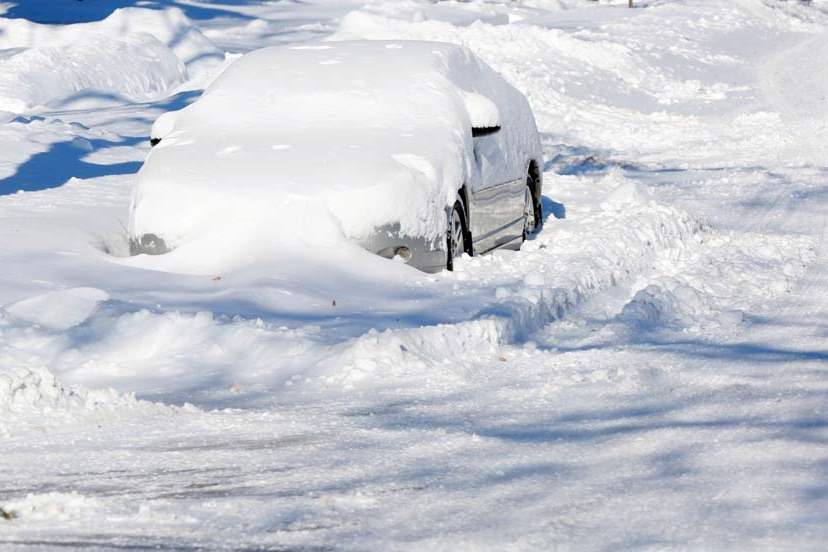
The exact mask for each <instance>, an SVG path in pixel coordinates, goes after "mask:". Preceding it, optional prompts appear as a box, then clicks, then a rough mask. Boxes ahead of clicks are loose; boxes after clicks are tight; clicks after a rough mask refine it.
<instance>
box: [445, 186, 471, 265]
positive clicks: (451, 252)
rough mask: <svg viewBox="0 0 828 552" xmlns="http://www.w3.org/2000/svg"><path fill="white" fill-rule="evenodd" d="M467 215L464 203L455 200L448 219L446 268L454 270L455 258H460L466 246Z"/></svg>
mask: <svg viewBox="0 0 828 552" xmlns="http://www.w3.org/2000/svg"><path fill="white" fill-rule="evenodd" d="M466 233H467V231H466V215H465V210H464V209H463V203H462V202H461V201H460V200H459V199H458V200H457V201H456V202H454V208H453V209H452V210H451V213H450V214H449V219H448V236H447V238H446V241H447V243H446V251H447V255H446V268H447V269H449V270H454V260H455V259H459V258H460V257H461V256H462V255H463V253H465V252H466V251H467V248H466Z"/></svg>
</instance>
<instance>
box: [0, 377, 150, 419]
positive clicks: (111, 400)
mask: <svg viewBox="0 0 828 552" xmlns="http://www.w3.org/2000/svg"><path fill="white" fill-rule="evenodd" d="M135 403H137V401H136V400H135V397H134V396H133V395H119V394H118V393H117V392H116V391H114V390H112V389H106V390H92V391H87V390H83V389H73V388H71V387H65V386H63V385H61V383H60V382H58V381H57V380H56V379H55V377H54V376H53V375H52V374H51V373H50V372H49V371H48V370H46V369H43V368H41V369H36V368H13V367H3V368H0V411H2V412H3V413H5V414H8V413H14V412H17V413H24V414H25V413H29V412H33V411H36V412H39V413H45V412H49V411H65V410H73V409H81V410H84V409H85V410H92V409H96V408H100V407H107V408H109V407H113V406H116V407H117V406H124V405H130V404H135Z"/></svg>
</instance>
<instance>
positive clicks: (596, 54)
mask: <svg viewBox="0 0 828 552" xmlns="http://www.w3.org/2000/svg"><path fill="white" fill-rule="evenodd" d="M637 3H638V4H639V5H640V6H641V7H640V8H639V9H634V10H629V9H627V8H625V7H623V4H625V2H615V1H610V2H607V1H602V2H598V3H593V2H585V1H584V2H581V1H580V0H531V1H530V0H526V1H523V2H513V3H505V2H504V3H499V2H483V1H477V2H436V3H432V2H425V1H422V2H420V1H415V0H410V1H406V2H383V1H379V0H376V1H372V2H368V3H365V5H362V3H359V4H358V3H353V4H350V3H347V2H326V1H322V0H320V1H315V2H304V3H294V2H276V3H270V2H261V3H259V2H253V1H250V2H246V1H239V2H232V3H231V2H228V3H227V4H214V3H210V4H206V3H193V2H175V3H174V4H176V5H177V7H176V8H172V7H170V6H168V5H167V4H168V3H166V2H161V1H159V2H150V3H149V4H151V5H148V6H146V7H144V8H141V7H134V6H132V4H133V3H132V2H126V1H124V2H114V3H113V6H114V4H118V5H124V6H130V7H129V9H127V10H123V11H113V9H114V8H112V9H110V8H104V7H99V8H95V7H93V5H92V4H91V3H90V2H85V3H84V4H89V5H88V6H86V5H85V6H84V7H83V8H82V9H80V10H79V11H78V12H77V14H76V15H77V17H78V20H79V21H82V23H78V24H77V25H74V24H69V25H66V24H58V23H57V22H56V21H63V20H62V19H61V18H65V17H66V16H65V14H60V17H58V16H57V15H55V16H54V17H53V18H50V17H49V14H47V13H44V12H43V10H42V9H41V8H37V7H33V6H34V4H36V3H27V2H6V3H4V4H3V6H5V7H6V9H7V15H8V17H7V18H6V19H2V20H0V26H1V27H2V30H3V33H2V34H0V44H2V48H4V50H2V52H0V64H2V65H3V68H4V71H3V72H2V76H0V90H4V91H6V90H7V88H3V87H5V86H6V84H5V83H26V82H35V80H32V79H36V78H40V77H37V75H38V74H39V73H38V72H39V71H44V70H47V69H49V63H54V64H57V65H61V64H64V62H66V61H70V60H72V61H74V62H75V65H73V66H72V67H71V71H68V70H67V71H61V72H54V71H48V73H47V76H48V79H46V80H45V81H42V82H45V83H47V84H48V85H43V86H34V87H32V88H30V89H27V88H25V87H24V86H18V85H17V84H9V85H8V86H9V88H8V90H9V91H11V92H10V93H11V94H12V96H11V97H12V98H13V100H14V101H9V102H7V103H6V104H4V107H2V109H5V110H12V111H15V113H2V114H0V121H2V123H3V124H2V127H0V140H2V143H3V146H4V147H3V153H2V154H0V194H2V195H0V243H2V247H0V267H2V271H0V305H2V309H0V439H2V443H3V454H2V456H0V509H2V512H3V513H4V514H3V516H4V517H3V518H0V527H2V531H0V542H2V543H3V546H4V547H6V548H10V549H18V548H19V549H31V548H32V547H35V548H38V547H40V548H51V547H57V546H80V545H93V546H98V547H100V548H114V547H161V548H176V547H177V548H198V547H202V548H208V549H215V548H247V549H275V550H328V549H343V550H365V549H389V550H422V549H424V548H429V549H435V550H510V549H511V550H549V549H556V548H557V549H578V550H581V549H595V550H600V549H613V550H614V549H645V550H650V549H665V548H667V549H692V550H701V549H705V550H709V549H727V550H756V549H769V550H770V549H773V550H776V549H780V548H790V549H796V550H808V549H812V550H819V549H821V548H822V547H823V543H824V542H825V540H826V538H828V519H826V515H825V513H824V512H826V511H828V499H827V498H826V497H828V488H827V487H826V484H825V475H826V465H828V456H826V452H825V450H826V449H825V444H826V439H828V433H826V427H828V417H826V413H825V404H826V398H827V395H828V385H826V382H827V381H828V380H826V376H825V374H826V369H828V365H826V361H828V348H826V345H825V340H826V320H825V312H826V307H828V296H826V289H828V264H826V254H828V251H827V250H826V247H828V246H827V245H826V244H828V242H827V241H826V238H827V237H828V236H827V235H826V223H825V221H826V220H827V219H826V215H828V202H826V198H827V197H828V196H826V178H828V164H826V160H828V140H826V138H828V102H826V97H828V68H826V66H825V64H824V63H821V62H820V61H821V60H825V59H828V3H827V2H825V1H823V0H813V1H812V2H811V3H809V4H807V5H806V4H804V3H799V2H791V1H789V2H778V1H775V0H765V1H762V0H734V1H732V2H727V3H723V2H712V1H700V0H687V1H666V0H648V1H641V2H637ZM99 6H100V5H99ZM158 7H163V8H164V9H163V10H156V9H149V8H158ZM96 10H97V11H96ZM21 17H22V19H21ZM27 17H29V18H32V19H33V20H36V21H38V22H35V23H33V22H30V21H28V20H27V19H26V18H27ZM63 22H64V23H65V21H63ZM171 29H174V31H172V30H171ZM93 31H94V32H93ZM142 33H149V34H142ZM176 37H181V38H176ZM351 38H372V39H388V40H401V39H418V40H423V39H425V40H441V41H449V42H455V43H462V44H464V45H466V46H467V47H469V48H470V49H471V50H472V51H474V52H476V53H477V54H478V55H479V56H481V58H482V59H484V60H486V62H487V63H489V64H490V65H491V66H492V67H494V68H495V69H496V70H497V71H499V72H500V73H501V74H503V75H504V76H505V77H506V78H507V79H508V80H509V81H510V82H511V83H512V84H513V85H514V86H515V87H517V88H518V89H519V90H521V91H522V92H523V93H524V94H525V95H526V96H527V98H528V99H529V102H530V104H531V105H532V108H533V110H534V112H535V116H536V118H537V120H538V126H539V130H540V131H541V132H542V138H543V146H544V153H545V157H546V166H545V167H544V169H545V174H544V181H545V195H546V197H545V198H544V208H545V211H546V213H547V214H548V219H547V221H546V225H545V226H544V230H543V231H542V232H541V233H540V234H539V235H538V236H537V237H536V238H535V239H534V240H531V241H529V242H527V243H526V244H525V246H524V250H523V251H521V252H518V253H515V252H506V251H504V252H499V253H496V254H494V255H491V256H486V257H480V258H466V259H463V260H462V261H461V262H460V263H458V264H459V266H458V270H457V271H456V272H454V273H442V274H438V275H424V274H420V273H417V272H416V271H413V270H411V269H409V268H407V267H405V266H404V265H401V264H396V263H391V262H388V261H385V260H383V259H378V258H375V257H372V256H370V255H368V254H364V253H362V252H360V251H359V250H357V249H356V248H353V249H350V248H348V249H343V248H341V247H330V248H325V247H324V246H322V247H319V248H318V250H317V251H316V252H315V254H314V255H312V256H304V257H303V256H298V257H296V258H295V261H294V262H285V261H284V259H283V258H277V257H274V256H272V255H268V253H267V248H262V249H260V250H256V251H244V250H235V251H232V252H229V254H228V257H227V259H228V264H227V265H225V266H227V267H228V268H227V269H226V270H222V267H221V266H213V267H211V270H212V272H209V273H208V274H207V275H201V276H194V275H186V274H180V273H175V272H157V271H153V270H148V269H146V268H142V267H141V266H140V265H141V262H140V260H136V259H135V258H130V257H128V256H127V253H128V247H127V243H126V228H125V224H126V222H127V219H128V208H129V202H130V196H131V193H132V188H133V186H134V184H135V173H136V172H137V170H138V168H139V167H140V163H141V161H142V160H143V158H144V157H145V155H146V154H147V152H148V151H149V144H148V142H147V137H148V135H149V132H150V126H151V124H152V122H153V121H154V120H155V119H156V118H157V117H158V116H159V115H160V114H161V113H163V112H165V111H169V110H174V109H180V108H182V107H184V106H186V105H188V104H189V103H190V102H192V101H193V100H194V99H195V98H196V97H197V95H198V94H199V90H200V89H201V88H202V87H203V86H204V85H205V84H206V83H208V82H210V81H211V80H212V78H214V77H215V76H216V74H217V73H218V72H219V71H220V70H221V68H222V67H225V66H226V60H232V59H234V57H235V55H236V54H240V53H244V52H246V51H249V50H252V49H254V48H258V47H262V46H268V45H274V44H284V43H288V44H296V43H302V44H307V43H312V44H316V43H317V42H319V41H321V40H331V39H351ZM120 42H123V45H121V46H118V45H117V44H115V43H120ZM102 43H106V44H107V45H112V47H111V48H110V47H107V48H98V49H97V50H96V51H97V52H98V53H100V56H96V55H78V52H85V51H89V50H90V49H92V50H94V49H95V48H94V45H95V44H102ZM136 44H137V45H141V44H143V45H144V46H142V47H139V48H138V50H140V51H137V52H136V51H134V50H133V49H132V46H130V45H136ZM182 45H186V47H184V46H182ZM182 48H183V49H182ZM148 52H156V54H157V55H158V60H157V64H153V65H152V67H153V70H157V71H158V72H157V73H147V65H142V64H144V63H145V60H146V59H147V57H146V56H147V53H148ZM228 54H229V55H228ZM117 56H124V57H123V58H118V57H117ZM170 56H172V57H170ZM164 60H168V61H164ZM84 64H87V65H84ZM61 66H62V65H61ZM7 67H11V68H15V69H14V71H10V70H8V69H6V68H7ZM162 67H163V68H166V69H164V70H163V71H162V70H161V68H162ZM151 75H155V77H153V78H152V79H151V78H149V77H150V76H151ZM110 76H111V78H110ZM116 77H117V78H116ZM145 77H146V78H145ZM156 77H157V78H156ZM38 82H40V81H38ZM27 90H28V91H27ZM8 94H9V93H7V92H4V94H3V95H4V96H7V95H8ZM18 190H20V191H18ZM230 267H241V268H230ZM5 518H10V519H5Z"/></svg>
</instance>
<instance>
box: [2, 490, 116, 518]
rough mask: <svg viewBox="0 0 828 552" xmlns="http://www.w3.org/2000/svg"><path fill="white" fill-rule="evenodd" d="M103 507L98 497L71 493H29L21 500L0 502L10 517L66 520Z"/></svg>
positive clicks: (5, 515) (6, 514)
mask: <svg viewBox="0 0 828 552" xmlns="http://www.w3.org/2000/svg"><path fill="white" fill-rule="evenodd" d="M101 507H102V504H101V501H100V500H99V499H97V498H92V497H87V496H83V495H81V494H78V493H76V492H71V493H43V494H28V495H26V496H25V497H24V498H21V499H19V500H13V501H10V502H5V503H3V504H0V511H2V512H3V514H4V517H6V518H10V519H17V518H21V519H26V520H48V521H66V520H71V519H76V518H78V517H81V516H83V515H88V514H90V513H92V512H94V511H95V510H98V509H100V508H101Z"/></svg>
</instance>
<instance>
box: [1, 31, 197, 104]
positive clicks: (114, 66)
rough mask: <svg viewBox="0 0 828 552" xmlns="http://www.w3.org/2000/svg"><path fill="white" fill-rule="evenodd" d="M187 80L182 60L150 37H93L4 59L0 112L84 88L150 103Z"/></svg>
mask: <svg viewBox="0 0 828 552" xmlns="http://www.w3.org/2000/svg"><path fill="white" fill-rule="evenodd" d="M113 75H117V77H113ZM185 78H186V70H185V68H184V65H183V64H182V63H181V61H179V59H178V58H177V57H176V56H175V54H174V53H173V52H172V50H170V49H169V48H167V47H166V46H164V45H163V44H162V43H160V42H159V41H158V40H156V39H155V38H154V37H153V36H151V35H148V34H135V35H128V36H126V37H124V38H121V39H113V38H110V37H106V36H93V37H90V38H89V39H88V40H85V41H83V42H78V43H76V44H73V45H70V46H64V47H60V48H58V47H47V48H32V49H30V50H24V51H23V52H21V53H19V54H17V55H14V56H12V57H11V58H9V59H7V60H4V61H0V109H2V110H6V111H12V112H18V113H20V112H25V111H28V110H31V109H32V108H35V107H39V106H44V105H46V104H48V103H50V102H52V101H55V100H58V99H64V98H68V97H69V96H71V95H73V94H76V93H78V92H82V91H85V90H90V91H93V92H97V93H102V94H109V95H112V94H116V95H121V96H124V97H126V98H128V99H131V100H146V99H150V98H153V97H155V96H157V95H159V94H163V93H165V92H166V91H168V90H169V89H170V88H172V87H174V86H177V85H179V84H181V83H183V82H184V80H185Z"/></svg>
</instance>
